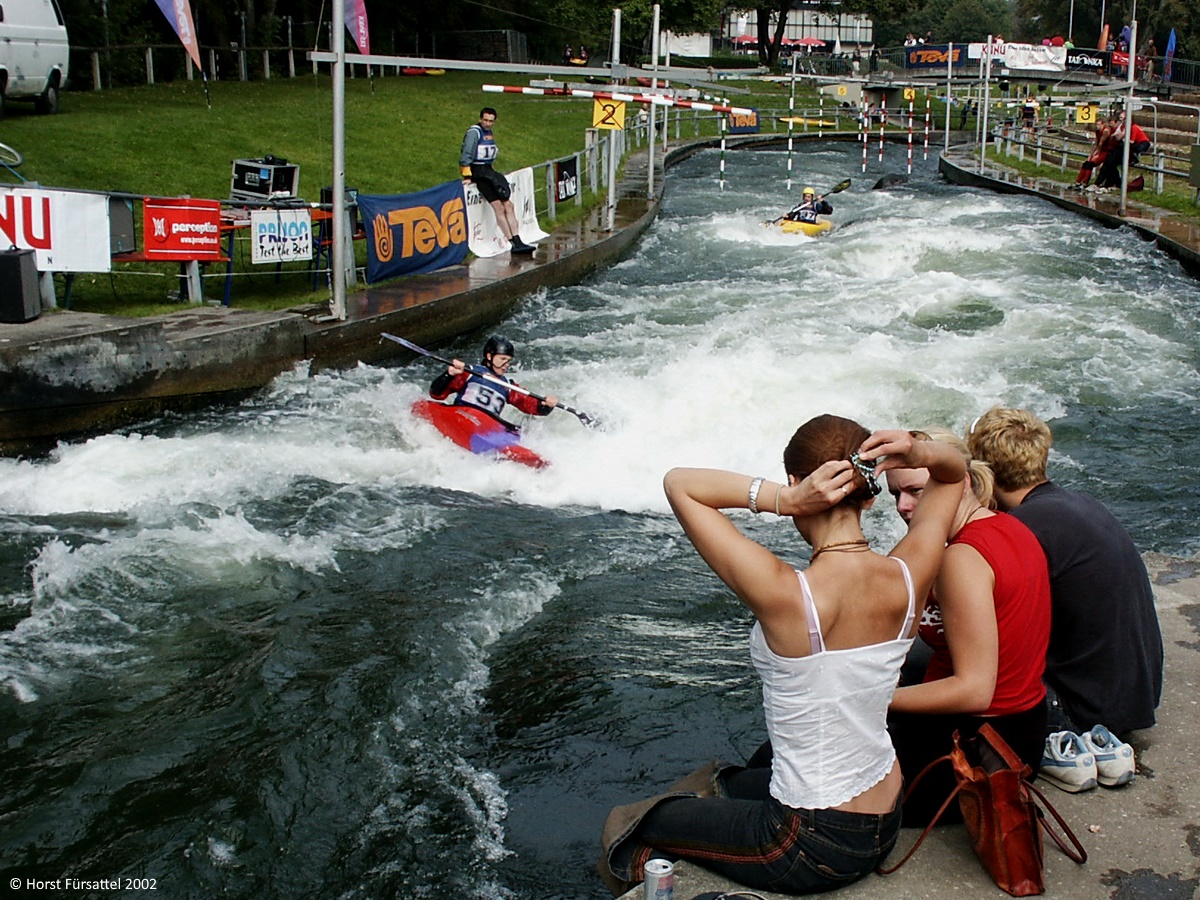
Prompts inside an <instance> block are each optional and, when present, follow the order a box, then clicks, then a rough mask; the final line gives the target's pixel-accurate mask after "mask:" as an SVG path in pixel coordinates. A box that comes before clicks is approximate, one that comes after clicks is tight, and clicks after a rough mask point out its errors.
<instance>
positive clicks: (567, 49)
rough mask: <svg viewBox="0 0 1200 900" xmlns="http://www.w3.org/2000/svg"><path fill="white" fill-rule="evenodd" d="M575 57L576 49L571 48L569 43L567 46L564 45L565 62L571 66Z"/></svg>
mask: <svg viewBox="0 0 1200 900" xmlns="http://www.w3.org/2000/svg"><path fill="white" fill-rule="evenodd" d="M574 58H575V51H574V50H573V49H571V45H570V44H567V46H565V47H563V64H564V65H567V66H569V65H570V64H571V60H572V59H574Z"/></svg>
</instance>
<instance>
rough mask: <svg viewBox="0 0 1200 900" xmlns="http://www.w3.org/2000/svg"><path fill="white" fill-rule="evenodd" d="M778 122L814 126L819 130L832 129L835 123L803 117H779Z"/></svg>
mask: <svg viewBox="0 0 1200 900" xmlns="http://www.w3.org/2000/svg"><path fill="white" fill-rule="evenodd" d="M779 121H780V122H791V123H792V124H793V125H816V126H817V127H819V128H833V127H834V126H835V125H837V122H830V121H827V120H826V119H809V118H807V117H805V116H780V117H779Z"/></svg>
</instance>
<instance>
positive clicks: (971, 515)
mask: <svg viewBox="0 0 1200 900" xmlns="http://www.w3.org/2000/svg"><path fill="white" fill-rule="evenodd" d="M984 510H985V507H984V505H983V504H982V503H981V504H979V505H978V506H976V507H975V508H974V509H973V510H971V511H970V512H969V513H968V514H967V517H966V518H965V519H963V522H962V524H961V525H959V526H958V528H956V529H954V533H955V534H958V533H959V532H960V531H962V530H963V529H964V528H966V527H967V525H968V524H969V523H970V521H971V520H972V519H974V518H975V517H976V516H977V515H979V514H980V513H981V512H984Z"/></svg>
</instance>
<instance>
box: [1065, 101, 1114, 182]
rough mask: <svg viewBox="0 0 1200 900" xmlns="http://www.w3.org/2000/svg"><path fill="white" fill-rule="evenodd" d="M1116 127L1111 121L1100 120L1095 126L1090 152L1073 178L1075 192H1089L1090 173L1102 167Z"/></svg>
mask: <svg viewBox="0 0 1200 900" xmlns="http://www.w3.org/2000/svg"><path fill="white" fill-rule="evenodd" d="M1116 127H1117V125H1116V122H1115V120H1113V119H1101V120H1100V121H1099V122H1097V123H1096V124H1095V126H1094V133H1093V136H1092V151H1091V153H1089V154H1088V157H1087V159H1085V160H1084V161H1083V164H1082V165H1081V166H1080V167H1079V174H1078V175H1077V176H1075V184H1074V185H1073V187H1074V189H1075V190H1077V191H1085V190H1089V187H1088V182H1089V181H1091V178H1092V172H1093V171H1095V170H1096V169H1097V168H1099V167H1100V166H1101V165H1103V164H1104V160H1105V159H1107V158H1108V151H1109V150H1110V149H1111V145H1110V139H1111V138H1112V133H1113V131H1115V130H1116Z"/></svg>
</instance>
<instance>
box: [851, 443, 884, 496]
mask: <svg viewBox="0 0 1200 900" xmlns="http://www.w3.org/2000/svg"><path fill="white" fill-rule="evenodd" d="M850 465H852V466H854V468H856V469H857V470H858V474H859V475H861V476H862V477H863V478H864V479H866V482H867V490H869V491H870V492H871V496H875V495H876V494H878V493H880V492H881V491H882V490H883V486H882V485H881V484H880V483H879V479H877V478H876V477H875V463H873V462H867V461H866V460H865V459H863V458H862V457H860V456H859V455H858V451H857V450H855V451H854V452H853V453H851V454H850Z"/></svg>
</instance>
